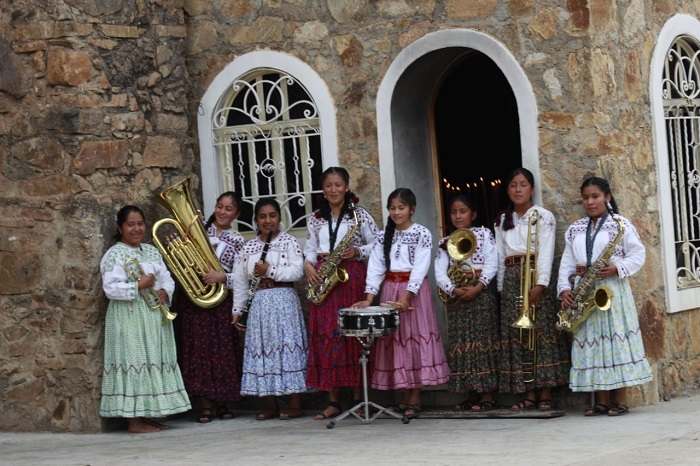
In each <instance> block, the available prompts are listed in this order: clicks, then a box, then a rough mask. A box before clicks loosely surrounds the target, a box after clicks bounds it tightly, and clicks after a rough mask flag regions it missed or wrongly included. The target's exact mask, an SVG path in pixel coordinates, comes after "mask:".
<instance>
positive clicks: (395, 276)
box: [385, 272, 411, 283]
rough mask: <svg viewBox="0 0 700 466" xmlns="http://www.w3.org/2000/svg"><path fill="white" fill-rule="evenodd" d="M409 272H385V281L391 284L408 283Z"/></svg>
mask: <svg viewBox="0 0 700 466" xmlns="http://www.w3.org/2000/svg"><path fill="white" fill-rule="evenodd" d="M409 278H411V272H387V273H386V277H385V280H386V281H388V282H392V283H408V279H409Z"/></svg>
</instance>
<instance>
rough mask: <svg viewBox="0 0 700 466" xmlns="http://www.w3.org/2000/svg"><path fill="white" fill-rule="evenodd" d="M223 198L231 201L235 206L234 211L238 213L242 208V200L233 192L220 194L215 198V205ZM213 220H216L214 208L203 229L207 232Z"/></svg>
mask: <svg viewBox="0 0 700 466" xmlns="http://www.w3.org/2000/svg"><path fill="white" fill-rule="evenodd" d="M225 197H230V198H231V200H232V201H233V204H234V205H235V206H236V210H238V212H240V211H241V207H242V206H243V198H242V197H241V195H240V194H238V193H237V192H235V191H226V192H225V193H222V194H220V195H219V197H217V198H216V203H217V204H218V203H219V202H220V201H221V199H223V198H225ZM215 219H216V208H214V212H212V214H211V215H210V216H209V218H208V219H207V223H206V224H205V225H204V229H205V230H208V229H209V227H210V226H211V225H212V223H214V220H215Z"/></svg>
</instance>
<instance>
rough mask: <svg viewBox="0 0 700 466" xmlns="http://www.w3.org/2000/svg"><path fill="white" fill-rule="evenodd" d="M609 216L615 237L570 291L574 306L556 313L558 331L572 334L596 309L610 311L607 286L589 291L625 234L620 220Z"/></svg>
mask: <svg viewBox="0 0 700 466" xmlns="http://www.w3.org/2000/svg"><path fill="white" fill-rule="evenodd" d="M610 215H612V216H613V217H612V218H613V220H614V221H615V222H617V227H618V233H617V237H615V239H614V240H612V241H610V243H608V245H607V246H606V247H605V250H604V251H603V253H602V254H601V255H600V257H599V258H598V260H596V261H595V263H593V265H591V267H590V268H589V269H588V271H586V273H585V275H583V277H582V278H581V280H579V282H578V284H577V285H576V287H575V288H574V289H573V290H571V297H572V298H573V300H574V304H573V305H572V306H571V307H569V308H567V309H562V310H560V311H559V312H558V313H557V317H558V318H559V322H557V323H556V324H555V326H556V327H557V329H559V330H564V331H566V332H571V333H574V332H575V331H576V330H578V328H579V327H580V326H581V324H583V322H585V320H586V319H588V316H589V315H590V314H591V312H593V311H595V310H596V309H597V310H601V311H607V310H608V309H610V305H611V304H612V290H611V289H610V288H608V287H607V286H599V287H598V288H596V289H595V290H594V291H593V293H592V294H591V289H593V285H594V284H595V282H596V281H597V279H598V272H599V271H600V269H602V268H603V267H605V266H606V265H607V263H608V262H609V261H610V258H611V257H612V255H613V254H614V253H615V248H616V247H617V245H618V244H619V243H620V241H622V235H623V234H624V232H625V226H624V225H623V223H622V220H620V219H619V218H617V217H616V216H615V215H613V214H610Z"/></svg>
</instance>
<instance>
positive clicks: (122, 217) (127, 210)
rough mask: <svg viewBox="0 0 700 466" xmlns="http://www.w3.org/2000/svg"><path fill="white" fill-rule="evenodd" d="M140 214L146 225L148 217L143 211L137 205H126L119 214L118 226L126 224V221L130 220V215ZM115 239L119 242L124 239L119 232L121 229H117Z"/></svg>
mask: <svg viewBox="0 0 700 466" xmlns="http://www.w3.org/2000/svg"><path fill="white" fill-rule="evenodd" d="M134 212H136V213H138V214H141V218H142V219H143V221H144V223H145V222H146V216H145V215H143V211H142V210H141V209H139V208H138V207H136V206H135V205H125V206H124V207H122V208H121V209H119V212H117V226H120V227H121V226H122V225H124V222H126V219H127V218H129V214H132V213H134ZM114 239H116V240H117V241H120V240H121V239H122V234H121V233H120V232H119V229H117V233H116V234H115V235H114Z"/></svg>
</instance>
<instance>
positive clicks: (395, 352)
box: [372, 279, 450, 390]
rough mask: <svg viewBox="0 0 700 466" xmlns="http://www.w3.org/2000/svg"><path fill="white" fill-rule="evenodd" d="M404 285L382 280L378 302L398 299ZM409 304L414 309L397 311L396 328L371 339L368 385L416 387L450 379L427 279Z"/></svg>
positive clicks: (380, 388)
mask: <svg viewBox="0 0 700 466" xmlns="http://www.w3.org/2000/svg"><path fill="white" fill-rule="evenodd" d="M406 285H407V284H406V283H393V282H387V281H385V282H384V285H383V288H382V293H381V302H387V301H398V300H399V299H400V298H401V295H402V294H403V293H404V291H406ZM410 306H411V307H412V308H413V309H414V310H412V311H405V312H401V315H400V323H399V328H398V330H396V331H395V332H393V333H391V334H390V335H387V336H385V337H379V338H377V339H376V340H374V349H373V354H374V373H373V374H372V388H375V389H378V390H395V389H400V388H420V387H425V386H430V385H440V384H443V383H447V381H448V380H449V378H450V368H449V366H448V365H447V359H446V357H445V350H444V349H443V347H442V338H441V337H440V330H439V329H438V325H437V321H436V320H435V311H434V310H433V297H432V295H431V293H430V285H429V284H428V280H427V279H424V280H423V284H422V285H421V287H420V290H419V291H418V295H416V296H412V297H411V301H410Z"/></svg>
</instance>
